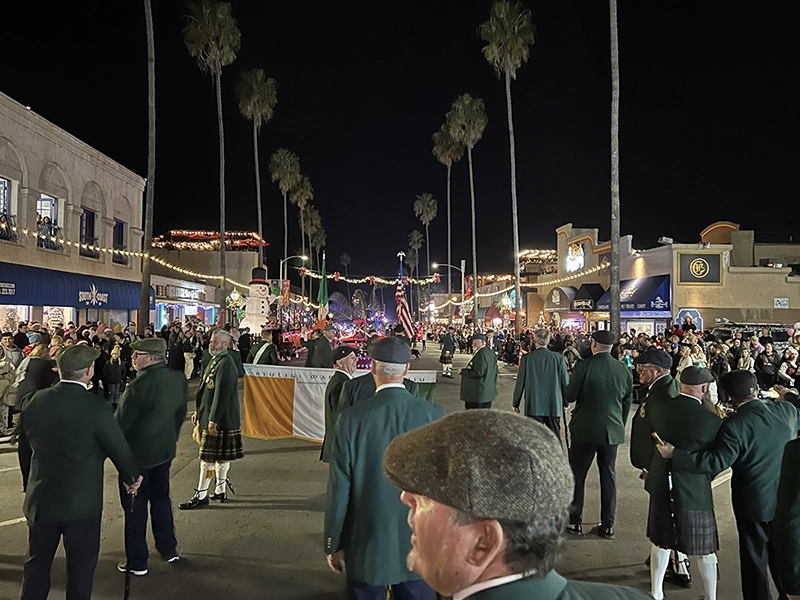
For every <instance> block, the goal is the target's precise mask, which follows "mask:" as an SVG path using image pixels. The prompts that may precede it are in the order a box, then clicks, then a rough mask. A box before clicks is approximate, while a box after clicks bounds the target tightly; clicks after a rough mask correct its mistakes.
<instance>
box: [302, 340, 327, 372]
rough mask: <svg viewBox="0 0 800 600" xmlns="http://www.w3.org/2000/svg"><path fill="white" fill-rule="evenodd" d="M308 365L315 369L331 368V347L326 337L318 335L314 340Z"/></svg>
mask: <svg viewBox="0 0 800 600" xmlns="http://www.w3.org/2000/svg"><path fill="white" fill-rule="evenodd" d="M309 352H311V350H309ZM308 366H309V367H315V368H317V369H332V368H333V348H332V347H331V343H330V341H329V340H328V338H326V337H325V336H324V335H322V336H320V337H318V338H317V339H316V340H315V341H314V353H313V356H312V357H311V364H309V365H308Z"/></svg>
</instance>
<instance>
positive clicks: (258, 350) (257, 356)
mask: <svg viewBox="0 0 800 600" xmlns="http://www.w3.org/2000/svg"><path fill="white" fill-rule="evenodd" d="M247 362H249V363H250V364H253V365H277V364H278V351H277V350H276V349H275V344H273V343H272V332H271V331H270V330H269V329H262V330H261V341H259V342H258V343H257V344H256V345H254V346H253V347H252V348H250V353H249V354H248V355H247Z"/></svg>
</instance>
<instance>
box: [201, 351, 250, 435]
mask: <svg viewBox="0 0 800 600" xmlns="http://www.w3.org/2000/svg"><path fill="white" fill-rule="evenodd" d="M231 354H233V351H230V350H226V351H225V352H222V353H221V354H218V355H217V356H215V357H214V358H213V359H212V360H211V362H210V363H209V364H208V366H207V367H206V370H205V372H204V373H203V377H202V379H201V380H200V387H199V388H198V389H197V404H196V410H197V419H198V421H199V423H200V427H202V428H203V429H206V430H207V429H208V422H209V421H213V422H214V423H216V424H217V426H218V427H219V429H226V430H231V429H240V428H241V427H242V418H241V414H240V411H239V374H238V372H237V370H236V363H235V362H234V360H233V358H232V357H231ZM236 354H238V352H236Z"/></svg>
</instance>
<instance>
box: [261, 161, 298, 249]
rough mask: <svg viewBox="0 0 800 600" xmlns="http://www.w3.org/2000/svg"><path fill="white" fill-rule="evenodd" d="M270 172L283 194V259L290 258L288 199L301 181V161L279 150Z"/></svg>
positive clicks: (270, 163)
mask: <svg viewBox="0 0 800 600" xmlns="http://www.w3.org/2000/svg"><path fill="white" fill-rule="evenodd" d="M269 172H270V175H271V176H272V181H273V183H274V182H276V181H277V182H278V188H279V189H280V190H281V194H283V258H284V259H286V258H288V257H289V211H288V206H287V202H286V197H287V195H288V194H289V190H291V189H292V188H293V187H294V186H296V185H297V182H298V180H299V179H300V159H299V158H297V155H296V154H295V153H294V152H292V151H291V150H287V149H286V148H279V149H278V150H276V151H275V154H273V155H272V156H270V158H269Z"/></svg>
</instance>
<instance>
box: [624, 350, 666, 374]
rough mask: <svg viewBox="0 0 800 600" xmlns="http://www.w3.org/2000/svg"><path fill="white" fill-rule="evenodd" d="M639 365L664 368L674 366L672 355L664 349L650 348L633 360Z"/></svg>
mask: <svg viewBox="0 0 800 600" xmlns="http://www.w3.org/2000/svg"><path fill="white" fill-rule="evenodd" d="M633 362H634V363H636V364H637V365H655V366H657V367H661V368H662V369H671V368H672V357H671V356H670V355H669V354H667V353H666V352H664V351H663V350H657V349H656V348H648V349H647V350H645V351H644V352H642V353H641V354H640V355H639V356H637V357H636V359H635V360H634V361H633Z"/></svg>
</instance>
